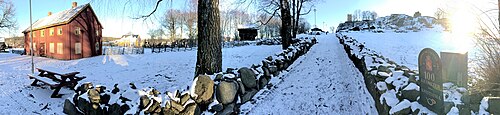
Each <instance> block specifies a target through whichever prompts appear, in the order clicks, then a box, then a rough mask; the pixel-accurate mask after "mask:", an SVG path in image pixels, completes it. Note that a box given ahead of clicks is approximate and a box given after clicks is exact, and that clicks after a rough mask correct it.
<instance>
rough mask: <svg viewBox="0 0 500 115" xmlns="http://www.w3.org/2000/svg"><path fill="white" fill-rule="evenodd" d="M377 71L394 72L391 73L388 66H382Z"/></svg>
mask: <svg viewBox="0 0 500 115" xmlns="http://www.w3.org/2000/svg"><path fill="white" fill-rule="evenodd" d="M377 70H378V71H379V72H385V73H391V72H392V71H391V70H390V69H389V68H388V67H386V66H382V65H381V66H378V68H377Z"/></svg>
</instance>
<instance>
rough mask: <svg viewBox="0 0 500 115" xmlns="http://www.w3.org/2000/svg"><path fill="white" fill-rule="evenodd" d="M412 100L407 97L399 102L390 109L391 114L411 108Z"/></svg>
mask: <svg viewBox="0 0 500 115" xmlns="http://www.w3.org/2000/svg"><path fill="white" fill-rule="evenodd" d="M410 106H411V102H410V101H408V100H407V99H403V101H401V102H399V103H398V104H397V105H396V106H394V107H392V108H391V110H389V114H394V113H396V112H398V111H401V110H403V109H405V108H410Z"/></svg>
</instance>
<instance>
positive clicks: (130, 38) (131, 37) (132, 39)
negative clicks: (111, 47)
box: [116, 34, 142, 47]
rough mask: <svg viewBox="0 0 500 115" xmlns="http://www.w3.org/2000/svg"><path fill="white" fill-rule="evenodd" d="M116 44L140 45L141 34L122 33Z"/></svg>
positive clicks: (126, 45)
mask: <svg viewBox="0 0 500 115" xmlns="http://www.w3.org/2000/svg"><path fill="white" fill-rule="evenodd" d="M116 43H117V44H118V46H124V47H140V46H142V44H141V43H142V42H141V36H139V35H135V34H126V35H123V36H122V37H121V38H120V39H119V40H116Z"/></svg>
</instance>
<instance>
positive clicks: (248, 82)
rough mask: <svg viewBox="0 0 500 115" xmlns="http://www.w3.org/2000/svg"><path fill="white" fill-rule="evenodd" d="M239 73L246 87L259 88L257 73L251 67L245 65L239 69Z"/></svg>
mask: <svg viewBox="0 0 500 115" xmlns="http://www.w3.org/2000/svg"><path fill="white" fill-rule="evenodd" d="M238 73H240V74H239V76H240V78H241V82H242V83H243V85H245V88H248V89H251V88H254V89H256V88H257V80H256V78H255V73H253V71H252V70H251V69H248V68H246V67H243V68H240V69H239V70H238Z"/></svg>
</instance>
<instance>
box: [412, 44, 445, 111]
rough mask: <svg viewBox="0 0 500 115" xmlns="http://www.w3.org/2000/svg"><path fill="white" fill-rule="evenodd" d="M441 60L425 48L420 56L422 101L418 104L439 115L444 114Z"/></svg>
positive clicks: (419, 69) (419, 68)
mask: <svg viewBox="0 0 500 115" xmlns="http://www.w3.org/2000/svg"><path fill="white" fill-rule="evenodd" d="M441 67H442V66H441V59H440V58H439V55H438V54H437V53H436V52H435V51H434V50H432V49H430V48H425V49H423V50H422V51H420V54H419V55H418V72H419V76H420V77H419V78H420V99H419V100H418V102H419V103H420V104H422V105H423V106H424V107H427V108H428V109H429V110H431V111H433V112H435V113H436V114H438V115H441V114H444V113H443V111H444V110H443V109H444V108H443V103H444V102H443V100H444V98H443V78H442V73H441V71H442V70H441Z"/></svg>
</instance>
